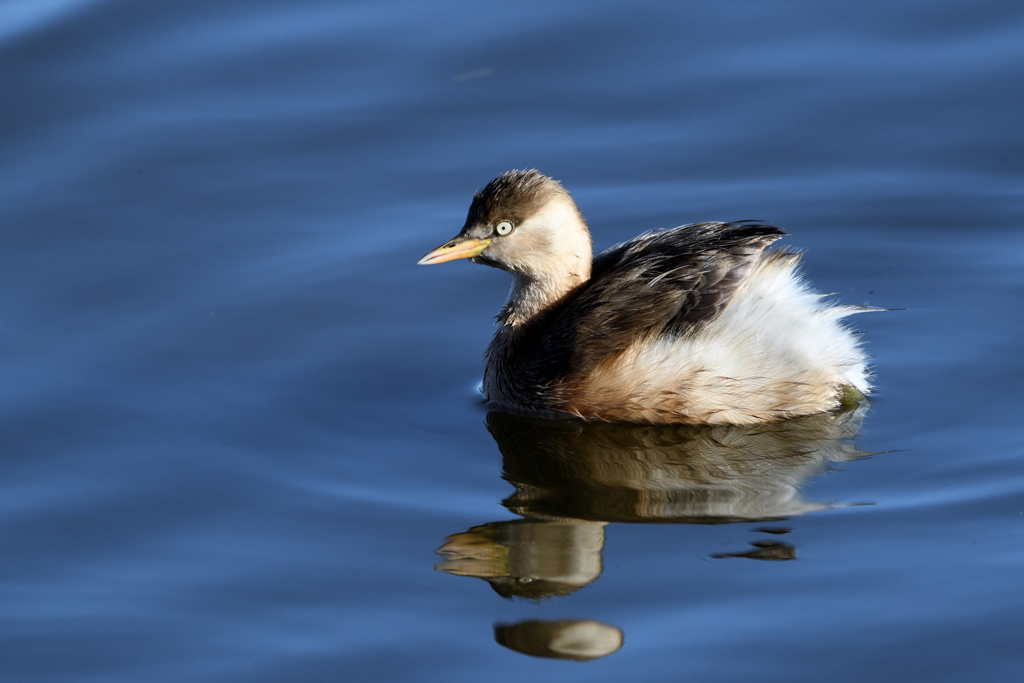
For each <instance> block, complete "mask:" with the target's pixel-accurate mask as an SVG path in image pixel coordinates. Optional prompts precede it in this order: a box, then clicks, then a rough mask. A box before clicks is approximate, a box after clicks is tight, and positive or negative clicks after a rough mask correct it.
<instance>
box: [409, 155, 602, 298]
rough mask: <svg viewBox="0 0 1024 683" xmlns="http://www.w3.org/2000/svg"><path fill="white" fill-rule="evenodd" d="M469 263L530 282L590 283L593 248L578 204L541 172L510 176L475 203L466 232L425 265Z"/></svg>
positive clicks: (488, 188)
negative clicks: (587, 281)
mask: <svg viewBox="0 0 1024 683" xmlns="http://www.w3.org/2000/svg"><path fill="white" fill-rule="evenodd" d="M463 258H468V259H471V260H472V261H473V262H474V263H483V264H485V265H488V266H493V267H495V268H501V269H502V270H506V271H508V272H510V273H512V274H513V275H516V276H517V278H522V279H524V280H528V281H552V280H554V281H561V280H565V279H567V278H569V279H579V281H583V280H586V279H587V278H589V277H590V265H591V261H592V259H593V247H592V244H591V240H590V231H589V230H587V224H586V221H584V219H583V215H582V214H581V213H580V210H579V208H577V206H576V202H574V201H573V199H572V197H571V196H570V195H569V193H568V192H567V191H566V189H565V188H564V187H562V185H561V183H559V182H558V181H557V180H553V179H551V178H549V177H547V176H545V175H542V174H540V173H538V172H537V171H533V170H530V171H509V172H508V173H505V174H503V175H500V176H498V177H497V178H495V179H494V180H492V181H491V182H489V183H487V186H486V187H484V189H482V190H480V191H479V192H477V193H476V195H474V197H473V203H472V204H471V205H470V207H469V215H468V216H467V217H466V224H465V225H464V226H463V227H462V231H461V232H460V233H459V234H458V235H457V236H456V237H455V238H454V239H451V240H449V241H448V242H446V243H444V244H442V245H441V246H440V247H438V248H437V249H434V250H433V251H431V252H430V253H428V254H427V255H426V256H424V257H423V258H422V259H420V261H419V262H420V264H421V265H428V264H434V263H444V262H445V261H454V260H456V259H463Z"/></svg>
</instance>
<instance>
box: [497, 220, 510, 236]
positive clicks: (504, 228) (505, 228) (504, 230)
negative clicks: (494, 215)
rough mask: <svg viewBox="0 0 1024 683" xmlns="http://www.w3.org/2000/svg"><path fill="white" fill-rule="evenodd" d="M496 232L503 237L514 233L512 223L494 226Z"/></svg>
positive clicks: (503, 222)
mask: <svg viewBox="0 0 1024 683" xmlns="http://www.w3.org/2000/svg"><path fill="white" fill-rule="evenodd" d="M494 232H496V233H498V234H499V235H501V236H502V237H504V236H505V235H507V234H509V233H510V232H512V223H510V222H509V221H502V222H500V223H498V224H497V225H496V226H494Z"/></svg>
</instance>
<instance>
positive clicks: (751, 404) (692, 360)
mask: <svg viewBox="0 0 1024 683" xmlns="http://www.w3.org/2000/svg"><path fill="white" fill-rule="evenodd" d="M784 234H785V233H783V232H782V231H781V230H779V229H778V228H776V227H773V226H771V225H765V224H762V223H758V222H751V221H744V222H739V223H696V224H694V225H684V226H681V227H678V228H673V229H671V230H665V231H661V232H648V233H644V234H643V235H640V236H639V237H636V238H634V239H632V240H630V241H628V242H625V243H623V244H620V245H618V246H614V247H612V248H610V249H608V250H607V251H604V252H602V253H601V254H600V255H599V256H598V257H597V258H594V257H593V250H592V245H591V240H590V232H589V230H588V229H587V224H586V221H585V220H584V219H583V215H582V214H581V213H580V210H579V208H578V207H577V206H576V202H574V201H573V199H572V197H571V196H570V195H569V193H568V191H566V190H565V188H563V187H562V185H561V184H560V183H559V182H558V181H556V180H553V179H551V178H549V177H547V176H544V175H541V174H540V173H538V172H537V171H533V170H530V171H509V172H508V173H505V174H504V175H501V176H498V177H497V178H495V179H494V180H492V181H491V182H490V183H488V184H487V186H486V187H485V188H484V189H483V190H481V191H479V192H477V193H476V195H475V196H474V197H473V203H472V204H471V205H470V207H469V216H468V217H467V218H466V224H465V226H463V228H462V232H460V233H459V234H458V236H457V237H455V238H454V239H452V240H451V241H449V242H446V243H445V244H443V245H442V246H440V247H438V248H437V249H434V250H433V251H431V252H430V253H429V254H427V255H426V256H424V257H423V258H422V259H421V260H420V263H421V264H433V263H443V262H445V261H452V260H454V259H461V258H468V259H470V260H472V261H473V262H474V263H483V264H485V265H488V266H493V267H495V268H501V269H502V270H506V271H508V272H510V273H512V276H513V282H512V291H511V293H510V294H509V298H508V302H507V303H506V304H505V306H504V307H503V308H502V309H501V312H500V313H499V315H498V321H499V322H500V324H501V327H500V328H499V329H498V331H497V333H496V334H495V335H494V339H493V340H492V341H491V344H490V346H488V348H487V353H486V361H487V367H486V370H485V371H484V382H483V390H484V393H485V394H486V396H487V398H488V400H489V401H491V402H493V403H494V404H497V405H499V406H504V407H505V408H508V409H511V410H514V411H518V412H524V413H529V414H536V415H548V416H556V417H557V416H561V417H573V416H574V417H582V418H587V419H602V420H621V421H630V422H658V423H666V422H675V423H691V424H752V423H756V422H764V421H775V420H781V419H785V418H789V417H795V416H798V415H809V414H813V413H820V412H825V411H828V410H832V409H835V408H837V407H838V406H839V405H840V404H841V403H842V401H843V398H844V395H845V394H846V392H847V391H849V390H850V389H856V390H857V391H858V392H863V393H867V392H868V391H869V389H870V387H869V385H868V370H867V366H866V363H865V356H864V353H863V352H862V351H861V349H860V346H859V343H858V341H857V338H856V337H855V335H854V333H852V332H851V331H850V330H848V329H847V328H845V327H843V326H842V325H841V324H840V323H839V320H840V319H841V318H843V317H845V316H847V315H849V314H851V313H856V312H859V311H864V310H873V309H869V308H866V307H863V306H836V305H832V304H829V303H827V302H825V301H823V296H824V295H821V294H816V293H814V292H812V291H810V290H809V289H808V288H807V287H806V286H805V285H804V284H803V282H802V281H801V279H800V277H799V275H798V274H797V273H796V266H797V262H798V260H799V258H800V255H799V254H795V253H792V252H787V251H784V250H776V251H766V250H765V249H766V247H768V245H770V244H771V243H772V242H774V241H775V240H777V239H779V238H780V237H782V236H783V235H784Z"/></svg>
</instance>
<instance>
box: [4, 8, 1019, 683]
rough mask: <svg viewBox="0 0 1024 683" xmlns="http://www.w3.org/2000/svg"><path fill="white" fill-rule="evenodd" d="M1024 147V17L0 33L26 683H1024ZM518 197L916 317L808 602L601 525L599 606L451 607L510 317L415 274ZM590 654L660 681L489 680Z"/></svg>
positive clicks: (514, 11) (667, 19)
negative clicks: (536, 639) (733, 229)
mask: <svg viewBox="0 0 1024 683" xmlns="http://www.w3.org/2000/svg"><path fill="white" fill-rule="evenodd" d="M1022 124H1024V6H1022V5H1021V4H1020V3H1019V2H1011V1H1002V2H997V1H991V2H985V1H981V2H977V1H972V2H968V1H967V0H956V1H945V2H934V1H928V2H924V1H917V2H903V3H890V2H885V3H882V2H862V3H845V2H842V3H841V2H826V3H822V2H800V1H790V2H775V3H763V2H754V1H750V2H723V3H714V4H707V5H704V4H695V3H660V2H631V3H612V2H587V3H583V2H580V3H558V4H552V3H546V2H520V3H503V4H489V3H485V4H481V3H476V2H433V3H420V2H313V1H305V2H294V1H293V2H282V1H280V0H265V1H256V2H232V1H228V0H203V1H202V2H198V1H187V0H186V1H178V2H167V1H152V2H130V1H128V0H3V2H0V229H2V230H3V237H2V249H0V454H2V456H0V544H2V545H0V673H2V678H3V679H4V680H9V681H44V680H45V681H71V680H74V681H82V680H95V681H140V680H146V681H182V680H189V681H279V680H288V681H321V680H427V681H435V680H436V681H441V680H444V681H452V680H457V681H462V680H466V681H469V680H481V679H486V680H494V681H506V680H520V679H530V680H545V681H546V680H588V681H589V680H607V681H622V680H650V681H670V680H671V681H675V680H686V679H690V678H694V679H696V678H700V679H701V680H708V681H716V680H722V681H725V680H738V679H740V678H753V677H756V678H758V679H759V680H801V681H803V680H806V681H817V680H831V681H847V680H849V681H853V680H858V681H859V680H892V681H896V680H906V679H908V678H909V679H917V680H935V681H947V680H948V681H954V680H965V679H967V678H969V677H970V678H974V679H977V680H991V681H996V680H1000V681H1002V680H1007V681H1009V680H1018V679H1019V678H1020V677H1021V676H1022V675H1024V635H1022V634H1024V591H1022V588H1024V546H1022V543H1024V426H1022V410H1021V406H1022V399H1021V382H1022V377H1024V360H1022V358H1024V357H1022V354H1021V348H1022V342H1024V311H1022V306H1021V303H1022V296H1024V271H1022V267H1021V265H1022V262H1024V230H1022V223H1024V125H1022ZM513 167H520V168H522V167H537V168H539V169H541V170H542V171H544V172H545V173H548V174H550V175H553V176H554V177H556V178H559V179H561V180H562V181H563V182H564V183H565V185H566V186H567V187H568V188H569V189H570V190H571V191H572V192H573V193H574V195H575V197H576V198H577V200H578V202H579V204H580V206H581V208H582V210H583V212H584V213H585V214H586V216H587V217H588V220H589V222H590V225H591V228H592V231H593V233H594V240H595V246H596V247H597V248H598V249H603V248H605V247H607V246H610V245H611V244H613V243H616V242H619V241H622V240H624V239H627V238H629V237H631V236H633V235H635V234H637V233H639V232H641V231H643V230H647V229H650V228H655V227H671V226H673V225H677V224H680V223H685V222H693V221H699V220H714V219H747V218H757V219H764V220H768V221H772V222H774V223H775V224H777V225H780V226H782V227H783V228H784V229H785V230H787V231H788V232H789V233H791V234H792V237H791V238H789V239H788V240H787V241H786V244H787V245H788V246H791V247H795V248H802V249H806V250H807V255H806V256H805V258H804V264H805V265H804V268H805V271H806V273H807V274H808V276H809V278H810V280H811V281H812V282H813V283H814V285H815V286H816V287H817V288H818V289H820V290H821V291H826V292H837V293H838V294H839V297H838V298H839V299H840V300H841V301H843V302H847V303H862V302H868V303H871V304H874V305H877V306H882V307H886V308H893V309H902V310H899V311H895V312H889V313H881V314H872V315H865V316H860V317H859V318H858V319H856V320H855V321H854V322H855V323H856V326H857V327H858V328H859V329H861V330H863V331H865V333H866V339H867V343H868V347H867V348H868V349H869V351H870V353H872V354H873V355H874V356H875V360H874V367H875V371H876V375H877V377H876V383H877V386H878V392H877V394H876V395H875V396H874V397H873V398H872V404H871V409H870V411H869V412H868V414H867V415H866V417H865V418H864V422H863V428H862V430H861V436H860V438H859V439H858V440H857V442H856V444H857V446H858V447H859V448H860V449H863V450H864V451H869V452H876V453H878V452H883V451H884V452H885V453H882V454H879V455H875V456H874V457H871V458H867V459H862V460H856V461H852V462H845V463H839V464H834V465H833V466H832V467H833V468H834V471H829V472H827V473H824V474H822V475H820V476H813V477H812V476H808V477H806V478H804V479H801V480H800V481H798V484H800V485H802V489H801V491H800V492H799V494H798V495H799V497H800V499H801V500H804V501H808V502H815V503H821V505H820V506H819V507H825V508H827V509H824V510H822V511H818V512H814V513H811V514H807V515H803V516H795V515H794V516H790V517H789V518H788V519H783V520H776V521H774V522H772V523H771V525H773V526H775V527H781V529H778V530H783V529H785V530H789V533H788V534H786V535H784V536H773V537H772V538H771V540H774V541H778V542H780V543H783V544H785V545H786V546H787V547H789V548H791V549H792V552H791V554H793V553H795V555H796V559H795V560H794V561H776V562H770V561H757V560H755V559H750V558H715V557H713V556H715V555H723V554H726V555H727V554H742V553H746V552H747V551H749V550H751V546H750V545H749V543H751V542H753V541H758V540H763V538H765V534H764V533H763V532H761V531H757V529H761V528H763V527H764V526H765V523H763V522H754V521H751V522H738V523H732V524H714V525H697V524H686V523H676V524H665V523H662V524H642V523H640V524H637V523H632V524H630V523H612V524H610V525H609V526H607V527H606V528H605V529H604V534H605V538H604V545H603V552H602V558H603V573H602V575H601V576H600V578H599V579H597V580H596V581H594V582H593V583H592V584H590V585H588V586H586V587H584V588H582V589H580V590H578V591H576V592H574V593H572V594H571V595H568V596H564V597H556V598H552V599H547V600H541V601H539V602H535V601H530V600H518V599H517V600H511V601H505V600H502V599H501V598H500V597H499V596H498V595H496V594H495V593H494V592H493V591H492V590H491V589H490V588H489V587H488V585H487V584H486V583H485V582H483V581H480V580H476V579H473V578H466V577H460V576H453V575H451V574H449V573H446V572H439V571H435V570H434V569H433V566H434V564H435V563H436V562H437V561H438V556H436V555H435V554H434V552H433V551H434V550H435V549H437V548H439V547H440V546H441V545H442V544H444V543H445V538H446V537H447V536H449V535H451V534H458V533H460V532H465V531H466V530H467V529H470V528H471V527H475V526H478V525H482V524H486V523H490V522H496V521H502V520H513V519H517V516H516V515H515V514H513V512H512V511H510V510H509V509H507V508H505V507H503V506H502V505H501V501H502V500H503V499H505V498H507V497H508V496H510V495H511V494H512V493H513V488H512V486H510V484H509V483H507V482H506V481H503V480H502V479H501V473H502V468H503V458H502V454H501V453H500V452H499V450H498V445H497V444H496V442H495V440H494V439H493V438H492V437H491V434H490V433H489V432H488V430H487V427H486V425H485V422H484V420H485V410H484V408H483V407H482V406H480V404H479V401H478V400H477V398H476V397H475V394H474V387H475V386H476V383H477V382H478V381H479V377H480V374H481V362H480V356H481V353H482V350H483V348H484V347H485V345H486V343H487V341H488V339H489V337H490V335H491V333H492V331H493V328H492V325H491V317H492V316H493V314H494V313H495V312H496V311H497V309H498V307H499V306H500V304H501V303H502V301H503V298H504V295H505V293H506V291H507V287H508V280H507V276H506V275H505V274H503V273H500V272H497V271H491V270H490V269H486V268H478V267H474V266H470V265H468V264H464V263H456V264H449V265H446V266H443V267H436V268H421V267H416V266H415V265H414V264H415V262H416V260H417V259H418V258H419V257H420V256H421V255H422V254H423V253H424V252H426V251H427V250H428V249H430V248H432V247H434V246H436V245H437V244H439V243H441V242H442V241H443V240H445V239H447V238H448V237H450V236H452V235H453V234H454V233H455V232H456V231H457V230H458V228H459V227H461V224H462V220H463V218H464V216H465V211H466V208H467V206H468V202H469V199H470V197H471V194H472V192H473V191H474V190H475V189H476V188H478V187H480V186H482V185H483V184H484V183H486V182H487V180H489V179H490V178H491V177H493V176H494V175H496V174H497V173H500V172H502V171H505V170H507V169H509V168H513ZM853 503H871V505H870V506H860V505H856V506H854V505H851V504H853ZM662 521H663V520H662ZM676 521H680V520H676ZM683 521H685V520H683ZM705 521H706V520H705ZM557 619H595V620H599V621H601V622H603V623H606V624H609V625H611V626H612V627H614V628H615V629H619V630H621V632H622V633H623V634H624V638H625V643H624V645H623V647H622V649H621V650H619V651H618V652H616V653H614V654H612V655H610V656H608V657H607V658H605V659H601V660H599V661H597V662H590V663H579V662H563V661H557V660H552V659H541V658H535V657H530V656H527V655H524V654H521V653H520V652H516V651H513V650H512V649H509V648H505V647H502V646H500V645H498V644H497V643H495V642H494V631H493V629H494V625H495V624H510V623H517V622H521V621H525V620H557Z"/></svg>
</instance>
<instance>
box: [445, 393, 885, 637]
mask: <svg viewBox="0 0 1024 683" xmlns="http://www.w3.org/2000/svg"><path fill="white" fill-rule="evenodd" d="M866 408H867V405H866V401H865V400H864V399H863V397H860V396H849V397H848V400H847V401H846V402H845V403H844V405H843V407H842V408H841V409H840V410H838V411H834V412H830V413H821V414H817V415H809V416H805V417H801V418H795V419H792V420H787V421H783V422H773V423H765V424H758V425H747V426H696V425H649V424H648V425H637V424H621V423H584V422H575V421H563V420H548V419H537V418H528V417H521V416H517V415H510V414H507V413H500V412H492V413H489V414H488V415H487V428H488V430H489V431H490V433H491V435H492V436H493V437H494V440H495V441H496V442H497V444H498V448H499V449H500V451H501V453H502V456H503V470H504V472H503V476H504V478H505V479H506V480H507V481H508V482H509V483H510V484H512V486H514V487H515V491H514V493H513V494H512V495H511V496H510V497H508V498H507V499H505V500H504V501H503V504H504V506H505V507H506V508H508V509H509V510H510V511H512V512H514V513H516V514H517V515H520V516H521V517H522V518H523V519H518V520H513V521H504V522H491V523H489V524H483V525H481V526H476V527H473V528H471V529H469V530H468V531H465V532H462V533H457V534H454V535H452V536H449V537H448V538H447V539H446V542H445V544H444V545H443V546H441V547H440V548H439V549H438V550H437V551H436V552H437V553H438V554H439V555H441V556H442V558H443V559H442V561H441V562H440V563H439V564H438V565H437V567H436V568H437V569H438V570H439V571H443V572H447V573H450V574H455V575H458V576H473V577H478V578H481V579H484V580H486V581H487V582H488V583H489V584H490V585H491V587H492V588H493V589H494V590H495V591H496V592H497V593H498V594H499V595H501V596H502V597H506V598H512V597H520V598H526V599H536V600H539V599H543V598H551V597H556V596H564V595H568V594H570V593H573V592H575V591H577V590H579V589H581V588H583V587H584V586H586V585H588V584H590V583H592V582H594V581H596V580H597V579H598V577H599V576H600V575H601V570H602V564H601V552H602V550H603V548H604V527H605V526H606V525H607V524H609V523H611V522H632V523H638V522H649V523H650V522H658V523H665V522H672V523H689V524H717V523H728V522H755V521H770V520H780V519H786V518H790V517H794V516H797V515H802V514H804V513H807V512H813V511H817V510H825V509H828V508H830V507H832V505H831V504H829V503H827V502H817V501H809V500H805V499H804V498H803V497H802V496H801V493H800V488H801V486H802V484H803V483H804V482H805V481H806V480H807V479H808V478H809V477H812V476H814V475H816V474H819V473H822V472H824V471H827V470H828V469H830V463H834V462H845V461H850V460H855V459H858V458H862V457H865V456H867V455H870V453H867V452H865V451H862V450H860V449H858V448H857V447H856V446H855V445H854V444H853V439H854V438H855V437H856V436H857V433H858V431H859V428H860V424H861V421H862V419H863V416H864V412H865V411H866ZM756 531H759V532H764V533H768V534H776V535H778V534H783V533H786V532H788V529H787V528H785V527H768V528H761V529H757V530H756ZM752 545H753V546H754V548H753V549H752V550H750V551H747V552H742V553H730V554H718V555H712V556H711V557H713V558H715V559H721V558H734V557H743V558H749V559H758V560H789V559H795V557H796V548H795V547H793V546H791V545H789V544H786V543H782V542H779V541H774V540H773V541H757V542H755V543H752ZM526 623H528V624H532V626H530V629H532V631H530V632H536V633H538V634H540V635H537V636H536V638H539V639H540V641H543V640H544V639H545V638H551V637H553V636H552V635H551V634H552V633H554V632H555V631H556V630H557V629H555V627H554V626H552V624H565V623H568V622H524V624H526ZM594 623H600V622H594ZM538 624H546V626H544V628H541V627H540V626H538ZM517 626H522V627H523V628H524V629H526V626H524V625H522V624H520V625H517ZM605 626H607V625H605ZM511 628H513V627H509V626H501V627H499V630H500V632H501V633H502V634H505V635H502V636H500V637H499V636H498V635H496V638H497V640H498V642H500V643H502V644H503V645H507V646H509V647H512V648H513V649H517V650H519V651H521V652H526V653H527V654H537V652H540V651H541V650H544V648H543V647H541V646H539V645H537V646H536V647H535V648H534V650H536V651H534V650H530V648H529V647H526V646H523V647H517V646H515V645H512V644H510V643H522V642H526V641H525V640H523V638H525V636H512V635H508V634H510V633H520V631H510V630H509V629H511ZM607 628H614V627H607ZM553 629H554V630H553ZM527 630H529V629H527ZM524 632H525V631H524ZM496 633H497V631H496ZM575 633H576V636H574V638H575V639H576V640H574V641H573V642H577V641H578V640H579V638H583V637H584V634H587V633H594V634H596V633H601V634H602V635H601V638H603V640H601V643H603V644H604V645H600V646H599V645H595V646H594V647H595V649H594V651H601V648H602V647H607V644H608V643H610V642H612V640H614V639H609V637H608V635H607V632H606V631H602V630H600V629H589V630H588V629H580V630H578V631H576V632H575ZM595 637H596V636H595ZM584 639H585V638H584ZM570 640H572V639H570ZM540 641H537V642H540ZM530 642H534V641H530ZM531 647H533V646H531ZM580 647H582V646H580ZM537 648H540V649H539V650H538V649H537ZM615 649H618V648H617V647H615V648H614V649H612V650H610V651H609V652H608V653H610V652H613V651H614V650H615ZM544 652H546V654H541V655H538V656H558V655H557V653H555V654H553V652H555V651H554V650H550V648H549V649H548V650H544ZM606 654H607V653H606ZM602 656H603V655H602Z"/></svg>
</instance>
